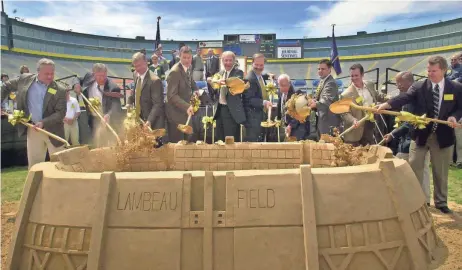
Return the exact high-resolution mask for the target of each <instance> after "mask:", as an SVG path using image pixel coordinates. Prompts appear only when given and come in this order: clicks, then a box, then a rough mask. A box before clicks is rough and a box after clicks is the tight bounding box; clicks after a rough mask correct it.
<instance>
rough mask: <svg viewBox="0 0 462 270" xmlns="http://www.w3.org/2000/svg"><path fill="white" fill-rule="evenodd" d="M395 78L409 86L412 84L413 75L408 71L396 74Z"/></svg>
mask: <svg viewBox="0 0 462 270" xmlns="http://www.w3.org/2000/svg"><path fill="white" fill-rule="evenodd" d="M396 77H401V79H403V80H405V81H407V82H409V83H411V84H412V83H414V75H413V74H412V72H410V71H401V72H399V73H398V74H396Z"/></svg>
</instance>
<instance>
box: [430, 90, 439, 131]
mask: <svg viewBox="0 0 462 270" xmlns="http://www.w3.org/2000/svg"><path fill="white" fill-rule="evenodd" d="M439 113H440V87H439V85H438V84H437V85H435V87H434V88H433V114H434V115H435V116H434V118H438V115H439ZM437 127H438V124H437V123H435V122H433V127H432V132H435V131H436V128H437Z"/></svg>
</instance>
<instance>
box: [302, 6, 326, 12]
mask: <svg viewBox="0 0 462 270" xmlns="http://www.w3.org/2000/svg"><path fill="white" fill-rule="evenodd" d="M305 11H306V12H311V13H321V12H322V9H321V8H320V7H318V6H314V5H311V6H309V7H307V8H306V9H305Z"/></svg>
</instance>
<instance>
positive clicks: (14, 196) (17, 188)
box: [1, 167, 462, 204]
mask: <svg viewBox="0 0 462 270" xmlns="http://www.w3.org/2000/svg"><path fill="white" fill-rule="evenodd" d="M26 176H27V168H26V167H15V168H7V169H2V174H1V179H2V180H1V181H2V202H4V201H18V200H19V199H21V194H22V189H23V186H24V181H25V180H26ZM448 181H449V187H448V200H449V201H453V202H456V203H458V204H462V169H456V168H450V170H449V179H448ZM431 184H432V183H431ZM432 186H433V184H432ZM431 190H433V187H432V188H431Z"/></svg>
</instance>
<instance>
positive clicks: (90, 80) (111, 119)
mask: <svg viewBox="0 0 462 270" xmlns="http://www.w3.org/2000/svg"><path fill="white" fill-rule="evenodd" d="M80 85H81V86H82V88H81V89H82V90H80V89H76V90H74V91H75V92H76V94H77V95H80V93H83V94H84V95H85V97H86V98H95V99H98V100H99V101H100V102H101V107H102V108H101V109H102V113H103V117H104V123H109V124H110V125H111V126H113V127H114V128H115V129H116V130H117V129H118V128H120V121H121V118H122V117H121V116H122V105H121V102H120V98H121V97H122V94H121V93H120V88H119V86H118V85H117V84H116V83H114V82H113V81H112V80H111V79H109V78H108V77H107V67H106V65H105V64H101V63H96V64H94V65H93V72H92V73H87V74H85V76H84V77H83V78H81V79H80ZM85 106H86V111H87V114H88V125H89V127H90V131H91V134H92V138H93V140H94V139H96V138H97V137H99V136H98V135H97V134H96V132H97V131H98V130H99V129H98V127H99V126H100V124H101V123H100V122H101V120H100V119H99V118H98V116H97V115H96V113H94V112H90V110H89V108H88V104H85ZM103 141H105V140H102V141H101V142H103Z"/></svg>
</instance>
